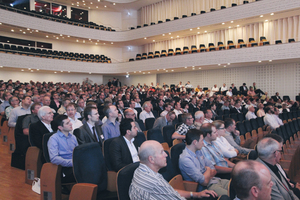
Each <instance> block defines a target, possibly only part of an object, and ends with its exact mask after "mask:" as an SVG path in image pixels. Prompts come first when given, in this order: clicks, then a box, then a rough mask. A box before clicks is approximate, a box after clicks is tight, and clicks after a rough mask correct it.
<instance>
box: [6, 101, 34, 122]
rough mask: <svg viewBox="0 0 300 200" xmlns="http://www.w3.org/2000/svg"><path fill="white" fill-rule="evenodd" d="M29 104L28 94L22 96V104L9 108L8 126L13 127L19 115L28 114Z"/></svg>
mask: <svg viewBox="0 0 300 200" xmlns="http://www.w3.org/2000/svg"><path fill="white" fill-rule="evenodd" d="M30 105H31V98H30V97H29V96H24V97H23V99H22V106H18V107H15V108H14V109H12V110H11V112H10V115H9V119H8V126H9V127H15V126H16V123H17V120H18V117H19V116H22V115H26V114H30V113H31V111H30Z"/></svg>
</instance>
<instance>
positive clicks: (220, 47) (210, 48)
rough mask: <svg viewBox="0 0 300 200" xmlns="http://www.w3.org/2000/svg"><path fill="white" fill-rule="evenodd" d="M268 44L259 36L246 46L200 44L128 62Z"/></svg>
mask: <svg viewBox="0 0 300 200" xmlns="http://www.w3.org/2000/svg"><path fill="white" fill-rule="evenodd" d="M288 41H289V43H291V42H295V39H293V38H291V39H289V40H288ZM275 43H276V44H282V41H281V40H276V42H275ZM269 44H270V42H269V41H267V39H266V37H264V36H261V37H260V42H256V41H255V39H254V38H249V42H248V43H247V44H246V43H245V42H244V40H243V39H239V40H238V44H237V45H235V44H234V43H233V41H232V40H228V41H227V46H225V45H224V44H223V42H218V46H215V45H214V43H209V44H208V48H206V47H205V44H200V45H199V49H197V46H196V45H192V46H191V50H189V47H188V46H185V47H183V51H181V48H176V49H175V52H174V50H173V49H169V50H168V52H167V50H161V52H159V51H155V52H154V53H153V52H149V53H148V54H147V53H142V54H136V58H135V59H134V58H130V59H129V61H134V60H145V59H151V58H159V57H166V56H173V55H182V54H189V53H199V52H208V51H218V50H226V49H235V48H245V47H256V46H264V45H269Z"/></svg>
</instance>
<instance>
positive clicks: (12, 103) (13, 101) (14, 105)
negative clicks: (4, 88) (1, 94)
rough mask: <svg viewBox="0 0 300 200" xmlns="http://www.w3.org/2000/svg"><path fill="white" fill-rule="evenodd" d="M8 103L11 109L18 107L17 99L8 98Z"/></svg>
mask: <svg viewBox="0 0 300 200" xmlns="http://www.w3.org/2000/svg"><path fill="white" fill-rule="evenodd" d="M8 102H9V104H10V105H11V106H12V107H13V108H15V107H17V106H19V99H18V98H17V97H10V98H9V100H8Z"/></svg>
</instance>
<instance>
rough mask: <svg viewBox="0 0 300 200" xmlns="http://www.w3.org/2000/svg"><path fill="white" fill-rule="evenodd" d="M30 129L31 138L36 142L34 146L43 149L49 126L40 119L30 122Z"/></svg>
mask: <svg viewBox="0 0 300 200" xmlns="http://www.w3.org/2000/svg"><path fill="white" fill-rule="evenodd" d="M29 131H30V133H29V134H30V140H31V141H32V142H33V143H34V144H33V146H37V147H38V148H39V149H40V150H43V136H44V134H46V133H49V130H48V129H47V127H46V126H45V125H44V124H43V123H42V121H40V120H39V121H38V122H36V123H33V124H30V127H29Z"/></svg>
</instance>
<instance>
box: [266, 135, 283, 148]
mask: <svg viewBox="0 0 300 200" xmlns="http://www.w3.org/2000/svg"><path fill="white" fill-rule="evenodd" d="M264 138H272V139H274V140H276V141H277V142H279V144H280V146H283V138H282V137H281V136H280V135H278V134H276V133H269V134H267V135H265V136H264Z"/></svg>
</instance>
